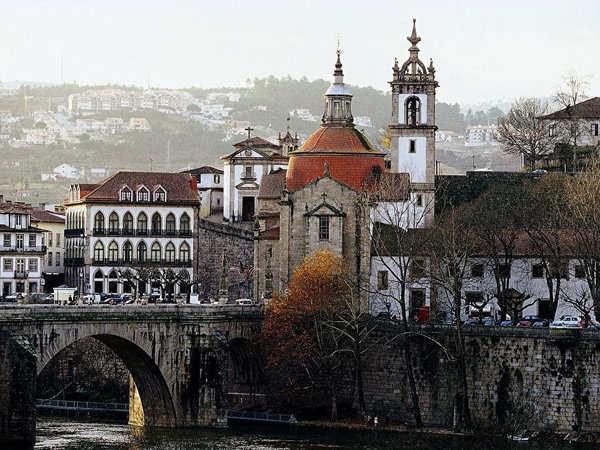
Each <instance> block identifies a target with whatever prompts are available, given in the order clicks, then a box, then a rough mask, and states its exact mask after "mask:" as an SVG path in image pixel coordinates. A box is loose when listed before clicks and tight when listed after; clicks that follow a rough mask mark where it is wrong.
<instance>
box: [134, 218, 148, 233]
mask: <svg viewBox="0 0 600 450" xmlns="http://www.w3.org/2000/svg"><path fill="white" fill-rule="evenodd" d="M137 234H139V235H142V236H144V235H146V234H148V216H146V214H144V213H140V215H139V216H138V219H137Z"/></svg>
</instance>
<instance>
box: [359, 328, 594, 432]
mask: <svg viewBox="0 0 600 450" xmlns="http://www.w3.org/2000/svg"><path fill="white" fill-rule="evenodd" d="M453 330H454V328H453V327H438V328H437V329H435V328H430V329H428V330H427V332H428V333H429V332H431V336H433V337H434V338H435V339H436V340H437V341H439V343H441V344H443V346H444V347H445V349H446V350H448V351H445V350H444V349H442V348H441V347H440V346H438V345H436V344H434V343H433V341H432V340H429V339H424V338H418V337H417V338H414V339H415V340H414V351H415V352H414V355H415V358H414V364H415V367H416V378H417V385H418V391H419V395H420V405H421V408H422V414H423V419H424V421H425V423H426V424H428V425H432V426H445V427H449V426H452V425H453V414H454V412H455V411H454V405H455V402H456V397H457V394H458V393H459V391H460V387H459V383H458V375H457V374H458V368H457V365H456V360H454V359H453V354H455V353H454V350H453V342H454V335H453V333H454V331H453ZM386 333H387V334H388V337H389V336H393V335H394V334H395V332H394V330H393V329H392V327H390V328H388V329H387V331H386ZM387 342H388V343H387V344H385V345H382V346H380V348H379V349H378V350H377V351H376V352H374V353H373V354H372V356H371V357H370V358H369V360H368V361H367V371H366V374H365V387H366V398H367V400H368V402H369V405H370V409H371V410H372V411H374V412H375V414H384V415H387V414H389V416H390V418H391V419H392V420H396V421H401V422H411V420H412V416H411V414H412V413H411V406H410V405H411V404H410V396H409V394H410V392H409V386H408V380H407V377H406V371H405V361H404V357H403V355H402V353H401V351H400V340H399V339H395V340H393V341H389V340H388V341H387ZM465 342H466V351H467V378H468V384H469V391H470V394H469V403H470V407H471V412H472V416H473V417H474V418H477V419H481V420H489V421H491V422H496V421H498V420H499V421H503V420H506V419H507V418H509V416H511V414H512V415H513V416H514V414H516V413H515V412H514V411H517V410H518V411H520V412H519V413H518V414H520V415H521V417H519V418H518V419H519V420H521V421H522V422H523V426H524V428H539V427H544V426H547V427H552V428H553V429H555V430H557V431H562V432H570V431H573V430H580V431H584V432H598V431H600V332H597V331H590V330H551V329H539V330H538V329H518V328H517V329H513V328H511V329H504V328H499V327H498V328H488V327H472V328H470V329H465ZM511 418H512V419H514V417H511Z"/></svg>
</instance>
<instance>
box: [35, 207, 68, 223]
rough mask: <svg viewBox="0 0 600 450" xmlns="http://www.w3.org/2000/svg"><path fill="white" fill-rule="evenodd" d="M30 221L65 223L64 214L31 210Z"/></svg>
mask: <svg viewBox="0 0 600 450" xmlns="http://www.w3.org/2000/svg"><path fill="white" fill-rule="evenodd" d="M31 220H32V221H34V222H52V223H65V216H64V214H57V213H53V212H50V211H46V210H41V209H33V210H32V211H31Z"/></svg>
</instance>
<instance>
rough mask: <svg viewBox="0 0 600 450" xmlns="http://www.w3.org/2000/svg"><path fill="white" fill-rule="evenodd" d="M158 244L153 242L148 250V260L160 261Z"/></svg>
mask: <svg viewBox="0 0 600 450" xmlns="http://www.w3.org/2000/svg"><path fill="white" fill-rule="evenodd" d="M160 253H161V252H160V244H159V243H158V242H155V243H154V244H152V248H151V250H150V260H151V261H152V262H160Z"/></svg>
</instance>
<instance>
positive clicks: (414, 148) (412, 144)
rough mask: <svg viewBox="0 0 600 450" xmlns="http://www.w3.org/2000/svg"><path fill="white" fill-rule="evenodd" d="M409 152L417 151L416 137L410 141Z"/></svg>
mask: <svg viewBox="0 0 600 450" xmlns="http://www.w3.org/2000/svg"><path fill="white" fill-rule="evenodd" d="M408 153H417V141H415V140H414V139H411V140H410V141H408Z"/></svg>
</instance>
